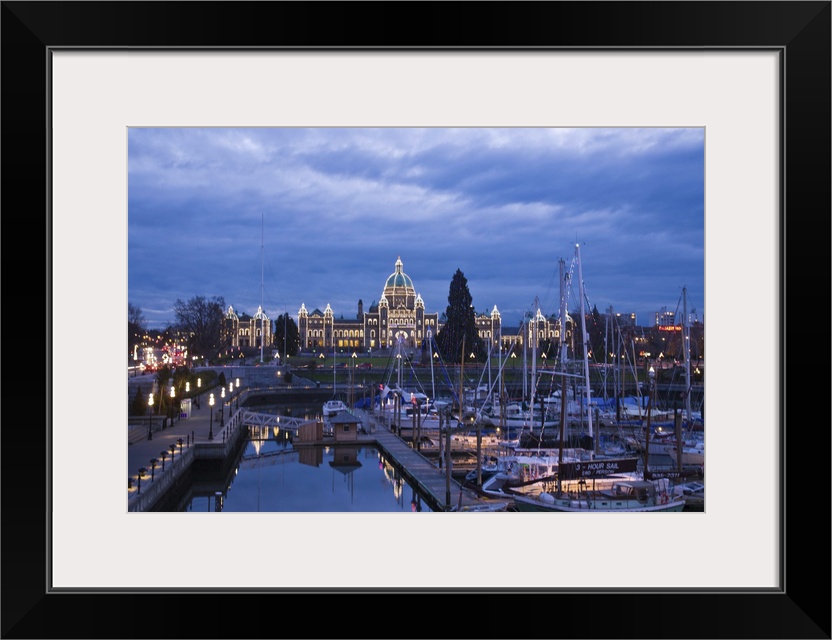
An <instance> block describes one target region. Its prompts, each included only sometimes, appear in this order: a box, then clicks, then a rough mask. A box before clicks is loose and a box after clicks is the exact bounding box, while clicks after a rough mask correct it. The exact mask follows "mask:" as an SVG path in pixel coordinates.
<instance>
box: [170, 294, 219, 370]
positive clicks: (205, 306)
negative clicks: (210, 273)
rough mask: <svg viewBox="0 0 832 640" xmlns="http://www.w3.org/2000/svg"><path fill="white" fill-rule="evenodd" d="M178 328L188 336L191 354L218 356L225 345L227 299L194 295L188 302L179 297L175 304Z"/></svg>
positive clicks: (174, 309) (209, 356)
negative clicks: (224, 324)
mask: <svg viewBox="0 0 832 640" xmlns="http://www.w3.org/2000/svg"><path fill="white" fill-rule="evenodd" d="M173 311H174V313H176V322H177V328H178V329H179V330H180V331H182V332H184V333H185V334H186V335H187V336H189V337H188V343H189V344H188V347H189V351H190V353H191V355H194V356H206V357H208V358H212V357H216V355H217V353H218V352H219V351H220V349H222V347H223V344H224V342H223V317H224V313H225V299H224V298H222V297H221V296H214V297H213V298H210V299H209V298H206V297H205V296H194V297H193V298H191V299H190V300H188V301H187V302H183V301H182V300H179V299H177V300H176V302H175V303H174V305H173Z"/></svg>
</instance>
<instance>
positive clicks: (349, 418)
mask: <svg viewBox="0 0 832 640" xmlns="http://www.w3.org/2000/svg"><path fill="white" fill-rule="evenodd" d="M329 422H330V424H331V425H332V435H333V436H334V437H335V442H336V443H338V442H355V441H356V440H358V431H359V427H360V425H361V419H360V418H357V417H356V416H354V415H353V414H351V413H350V412H349V411H342V412H341V413H339V414H338V415H336V416H334V417H332V418H330V420H329Z"/></svg>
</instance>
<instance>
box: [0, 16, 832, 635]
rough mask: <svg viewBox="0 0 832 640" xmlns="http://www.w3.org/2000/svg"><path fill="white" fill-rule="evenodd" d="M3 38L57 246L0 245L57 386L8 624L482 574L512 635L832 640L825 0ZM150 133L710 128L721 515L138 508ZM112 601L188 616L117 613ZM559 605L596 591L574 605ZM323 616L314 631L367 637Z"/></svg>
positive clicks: (25, 431)
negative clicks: (139, 196) (139, 172)
mask: <svg viewBox="0 0 832 640" xmlns="http://www.w3.org/2000/svg"><path fill="white" fill-rule="evenodd" d="M391 21H392V22H391ZM392 23H395V24H396V25H399V26H400V28H399V26H397V28H396V29H395V30H393V31H391V30H389V29H385V30H383V31H379V30H377V29H376V28H375V27H374V26H373V25H377V24H392ZM1 35H2V52H3V54H4V56H3V74H2V86H3V89H4V93H3V95H4V105H3V106H4V109H3V116H2V117H3V125H4V129H5V131H4V133H5V135H4V136H3V145H4V151H5V153H4V154H3V156H2V157H3V164H4V167H3V168H4V169H5V171H4V176H3V187H4V193H5V197H4V201H5V204H6V220H7V225H8V224H9V220H13V221H15V222H18V224H20V227H19V228H21V229H23V230H24V234H23V236H22V237H25V238H27V239H28V238H31V237H35V238H36V241H37V242H41V238H44V239H45V240H46V241H45V242H44V243H43V244H39V245H38V246H43V247H44V252H45V253H44V254H41V253H40V252H35V251H31V249H30V247H31V246H32V244H31V243H26V245H23V246H19V245H20V244H21V243H18V242H14V243H13V245H12V243H9V244H10V246H9V248H8V251H7V256H9V259H8V262H9V264H8V265H7V277H6V278H5V284H6V285H7V287H11V288H7V291H6V297H7V299H8V300H14V301H15V302H17V303H18V304H15V306H14V308H15V309H21V310H25V311H26V312H27V314H29V315H34V316H35V317H36V318H38V319H40V318H43V322H36V323H35V327H34V328H33V329H29V328H27V329H26V331H25V332H24V335H23V336H21V338H23V339H15V340H14V341H10V340H8V339H7V341H6V346H7V350H6V354H5V355H6V358H5V360H6V363H7V374H9V375H7V378H6V380H7V384H9V385H11V386H10V389H16V388H18V385H22V384H26V385H27V386H28V387H29V388H28V389H27V394H26V395H27V396H29V395H31V396H32V397H33V400H31V401H29V402H25V403H21V402H15V403H14V408H15V409H17V411H15V414H16V415H15V416H14V417H15V419H14V420H10V419H9V415H7V420H6V425H5V426H6V428H5V429H3V430H2V435H0V437H2V443H3V445H5V446H4V452H5V453H4V457H3V463H4V471H3V479H4V480H5V490H4V491H3V500H2V505H0V507H1V508H2V509H3V515H4V516H5V518H4V524H3V537H4V544H3V547H2V550H3V559H2V560H3V561H2V563H1V565H0V566H1V567H2V568H1V569H0V570H1V571H2V573H3V578H4V579H5V584H6V585H14V586H15V588H14V589H11V588H5V587H4V589H3V594H2V598H3V602H2V614H3V615H2V627H3V628H2V634H3V636H4V637H8V638H28V637H38V638H51V637H75V636H79V637H81V636H82V637H118V636H119V635H122V634H125V635H129V636H131V637H157V636H164V635H166V634H167V635H170V634H171V633H173V634H174V635H176V636H181V637H190V636H193V637H237V636H239V637H255V636H257V635H260V634H261V631H260V628H261V625H262V620H260V619H258V616H254V617H252V618H248V617H247V616H246V615H244V614H243V612H235V611H233V609H231V607H233V605H234V604H237V603H240V604H242V603H243V602H247V603H248V604H250V600H245V601H244V600H242V599H241V598H247V599H248V598H252V597H254V598H257V599H258V600H259V599H260V598H266V597H270V596H276V597H277V598H281V599H282V598H291V600H280V599H279V600H273V601H272V603H282V602H290V601H291V602H292V603H293V605H292V611H295V610H302V609H295V607H296V606H297V605H300V607H305V606H309V607H311V606H315V607H318V608H320V607H322V606H324V607H333V608H334V609H335V610H338V611H341V610H342V608H343V607H344V605H345V600H344V599H343V598H344V597H345V596H347V595H362V594H363V595H366V596H368V598H377V597H378V596H380V595H398V596H400V597H401V598H407V597H408V596H418V597H419V598H420V599H421V600H420V602H429V603H431V604H433V605H434V607H435V608H436V607H438V608H441V607H445V606H448V603H449V602H450V601H449V600H448V598H452V597H453V596H456V595H458V596H465V595H469V596H470V595H473V596H475V597H476V598H484V600H481V602H484V603H485V602H487V603H488V605H493V606H497V605H498V604H499V605H500V606H502V607H505V608H504V609H503V611H504V612H505V617H504V619H503V620H502V621H501V622H498V623H495V625H496V626H495V627H494V633H495V634H497V635H500V636H505V637H530V636H533V637H537V636H545V637H548V636H552V637H560V636H566V637H607V638H644V637H662V638H673V637H679V638H682V637H696V638H711V637H714V638H716V637H719V638H784V637H795V638H797V637H799V638H829V637H830V586H829V584H830V580H829V578H830V576H829V566H830V565H829V557H828V552H829V541H830V525H829V505H830V501H829V496H828V494H827V493H826V491H827V487H828V486H829V477H830V476H829V474H830V469H829V450H830V447H829V444H830V441H829V435H830V434H829V429H828V428H827V427H826V424H827V422H828V421H827V419H826V418H818V417H817V416H816V415H814V410H815V406H814V405H813V404H812V402H813V401H814V400H813V399H814V398H815V397H816V396H817V395H818V393H817V392H816V391H815V389H816V388H818V387H819V385H818V383H817V382H816V380H821V381H822V382H824V383H825V384H824V388H823V393H824V394H826V393H827V392H828V380H829V376H828V373H821V370H822V371H826V369H827V365H826V361H825V359H823V358H821V359H819V357H818V356H817V355H815V354H814V351H815V350H816V349H815V347H814V346H813V343H814V342H816V339H815V340H809V341H807V340H806V339H805V335H806V334H805V332H806V331H808V329H807V327H806V324H805V323H806V314H805V312H804V313H801V314H800V316H798V313H799V312H800V311H803V310H804V307H805V305H804V304H801V303H802V302H803V301H804V299H807V298H808V300H809V301H810V307H811V306H813V305H814V304H816V303H814V302H813V301H814V299H815V298H817V297H818V294H817V293H816V292H817V287H816V286H815V283H816V282H817V281H818V280H820V281H821V282H820V284H822V285H823V288H822V289H821V293H820V297H821V300H826V296H827V295H828V293H827V292H828V291H829V290H830V289H829V286H828V284H829V283H828V274H829V269H828V264H829V250H830V244H829V238H830V234H829V231H830V229H829V217H830V215H829V213H830V59H829V51H830V3H829V2H782V3H781V2H741V3H733V2H714V3H687V2H649V3H641V2H611V3H592V2H541V3H505V4H504V3H483V4H474V3H465V4H462V3H443V4H438V3H418V4H417V3H398V4H397V3H389V4H382V3H368V4H362V3H334V4H327V5H316V4H314V3H280V2H274V3H272V2H261V3H224V2H216V3H119V2H99V3H76V2H63V3H38V2H3V3H2V34H1ZM131 127H134V128H135V127H150V128H152V127H165V128H176V127H188V128H194V127H261V128H262V127H285V128H314V127H329V128H334V127H350V128H390V129H393V128H417V127H429V128H440V127H442V128H445V127H459V128H498V127H513V128H520V127H543V128H545V127H549V128H582V127H585V128H598V127H605V128H606V127H610V128H648V127H663V128H673V127H680V128H681V127H684V128H694V129H699V130H703V131H704V140H705V163H704V164H705V175H704V182H705V298H706V300H705V303H704V304H705V306H706V307H707V309H708V318H707V322H706V323H705V324H706V328H705V331H706V335H707V340H706V344H707V347H708V358H707V359H708V379H707V382H706V391H707V395H708V411H709V425H711V424H712V425H713V427H710V426H709V434H708V435H709V450H708V452H709V456H710V457H709V465H708V469H709V471H708V473H709V485H708V486H709V495H708V509H706V511H705V512H703V513H696V514H693V513H692V514H682V513H679V514H672V515H671V516H669V517H664V516H658V517H657V516H655V514H645V516H646V517H638V518H636V519H635V520H633V519H627V520H626V522H625V521H624V519H623V518H621V519H619V520H616V519H615V518H616V516H604V517H606V518H613V519H612V520H609V519H600V518H595V517H593V516H590V517H585V516H583V515H579V516H576V517H573V516H561V517H558V516H557V515H555V514H519V513H515V514H489V516H483V515H482V514H480V515H479V516H477V517H478V518H483V517H485V518H487V519H486V520H482V519H480V520H477V521H473V520H471V516H470V514H469V515H468V516H460V517H447V518H442V517H441V516H433V515H428V516H426V517H421V516H420V517H419V518H418V519H416V520H415V523H414V518H412V517H411V514H383V515H381V516H376V515H370V514H350V515H347V514H309V515H298V514H263V513H254V514H223V516H226V515H228V516H229V517H222V518H221V519H220V518H214V519H212V520H211V522H210V523H205V522H202V521H201V520H199V518H198V517H184V518H183V517H181V516H183V515H184V516H188V515H194V516H196V515H197V514H178V513H127V512H126V510H125V501H124V486H123V485H124V484H125V483H124V481H123V480H124V479H125V473H126V463H125V460H124V458H125V455H124V429H123V420H124V404H125V397H126V393H125V390H124V384H123V382H124V380H123V378H122V374H121V372H122V371H123V355H124V349H125V344H126V342H125V333H124V308H125V306H126V303H127V302H128V300H127V289H128V287H127V271H128V263H127V254H128V252H127V241H128V234H127V209H128V207H127V194H128V188H127V183H128V174H127V160H128V156H127V148H128V130H129V129H130V128H131ZM24 203H26V204H24ZM18 211H20V214H18ZM33 221H36V223H35V229H34V231H33V232H30V231H29V225H31V224H32V222H33ZM195 223H196V224H198V223H199V221H198V220H197V221H195ZM41 225H43V226H41ZM217 232H218V233H222V230H220V229H218V230H217ZM6 237H7V239H8V238H12V239H14V240H17V238H19V237H21V234H20V233H19V232H18V227H14V228H8V229H7V234H6ZM183 242H187V230H183ZM373 246H374V241H373V240H372V239H370V240H369V241H368V249H369V250H372V249H373ZM375 246H376V247H378V244H375ZM24 247H25V248H24ZM789 249H790V250H789ZM287 250H288V249H287ZM634 250H635V251H637V250H640V248H638V247H634ZM645 258H646V259H648V260H649V255H647V256H645ZM287 259H291V258H287ZM787 259H788V260H787ZM822 260H825V264H826V265H827V266H826V267H824V266H823V265H821V264H820V262H821V261H822ZM10 266H11V268H9V267H10ZM787 266H788V267H789V268H788V269H787ZM158 268H159V270H160V272H162V273H163V274H164V275H165V276H166V277H167V278H176V259H175V256H160V258H159V265H158ZM18 274H20V276H18ZM12 275H14V276H18V277H14V278H13V277H11V276H12ZM21 276H22V277H21ZM41 283H45V285H46V287H45V291H43V290H41V289H40V286H41ZM789 284H791V285H792V286H791V287H789V286H788V285H789ZM804 291H808V294H804ZM44 293H45V296H44ZM787 293H790V294H791V295H790V296H788V298H787ZM21 302H23V303H24V304H20V303H21ZM44 302H45V304H44ZM25 303H28V304H25ZM44 306H45V307H46V309H42V307H44ZM787 312H790V313H787ZM810 314H812V315H813V316H817V315H820V316H822V317H824V319H825V315H824V313H823V311H822V310H821V312H820V313H818V311H816V310H812V311H810ZM789 318H790V319H791V320H792V322H791V323H787V319H789ZM26 324H27V325H28V323H26ZM7 326H8V325H7ZM40 336H43V338H41V337H40ZM797 336H803V337H801V338H797ZM788 338H791V340H790V341H789V340H788ZM10 342H11V343H12V344H11V347H12V348H11V350H10V349H9V348H8V347H9V343H10ZM33 344H34V345H36V346H37V345H38V344H44V347H45V349H44V354H43V357H41V356H40V354H39V352H38V351H35V352H34V357H33V353H32V352H31V346H32V345H33ZM787 344H788V345H789V348H788V349H787ZM809 358H811V360H810V359H809ZM20 362H24V363H26V365H27V366H26V368H25V369H24V371H26V373H27V375H26V376H23V377H21V376H19V375H18V373H17V372H18V370H19V369H18V367H17V364H18V363H20ZM35 362H37V363H38V365H37V366H35ZM43 363H46V365H45V367H44V365H43ZM820 363H822V365H821V364H820ZM12 366H14V370H13V369H12ZM12 371H14V373H12ZM35 371H37V375H35ZM116 371H118V372H119V373H115V372H116ZM44 372H45V373H46V375H43V373H44ZM788 373H790V374H791V376H787V374H788ZM788 377H790V379H791V380H792V382H793V385H792V387H793V389H792V394H791V395H790V396H789V400H791V401H790V402H789V403H788V404H787V393H786V390H787V387H786V380H787V378H788ZM806 382H808V385H806V388H804V386H803V385H804V384H805V383H806ZM795 384H797V385H799V386H795ZM41 388H42V389H43V391H41ZM10 389H8V390H7V391H9V390H10ZM35 389H36V390H35ZM6 395H7V396H10V393H7V394H6ZM822 397H825V395H824V396H822ZM10 404H11V403H10ZM41 407H44V408H45V411H42V410H41ZM21 409H22V411H21ZM807 410H808V411H812V413H811V414H809V415H807ZM32 413H34V414H35V416H34V417H33V416H32ZM44 418H45V419H44ZM711 428H712V429H713V432H711V431H710V429H711ZM807 442H810V443H811V448H807V446H806V444H807ZM816 452H820V455H817V453H816ZM236 515H240V516H242V517H234V516H236ZM541 516H546V517H541ZM677 516H678V517H677ZM628 517H629V516H628ZM406 518H410V519H409V520H407V521H405V519H406ZM529 518H535V519H534V520H533V521H531V520H529ZM657 518H659V520H657ZM347 532H348V535H349V536H350V539H351V540H352V541H353V542H352V544H354V549H353V550H352V551H351V552H350V553H340V552H338V553H334V552H333V551H332V542H333V539H334V538H335V537H337V536H339V535H344V533H347ZM819 573H820V574H821V575H820V576H818V574H819ZM229 596H240V597H231V598H229ZM320 596H325V599H324V600H321V599H319V598H320ZM554 597H557V598H558V599H557V601H556V603H555V601H553V600H551V599H552V598H554ZM105 598H107V602H108V603H109V605H108V606H110V605H111V604H112V603H113V602H117V605H116V607H117V608H118V609H119V610H125V611H126V610H129V611H131V612H143V611H148V610H149V611H155V610H157V609H156V607H157V605H158V606H159V607H162V608H161V609H158V611H160V612H162V611H165V612H166V613H165V615H162V614H161V613H160V615H159V616H158V617H156V616H154V615H135V616H132V615H131V616H130V624H129V628H128V627H127V626H125V628H124V630H123V631H121V632H120V631H119V630H114V629H113V628H112V626H111V625H112V622H111V621H110V618H109V617H107V616H100V615H97V614H95V613H93V612H94V611H96V610H97V608H98V607H100V606H101V605H100V603H101V602H103V601H104V599H105ZM425 598H427V599H425ZM313 599H314V600H313ZM312 602H314V603H315V604H314V605H312V604H311V603H312ZM349 602H350V603H351V605H350V606H354V605H355V604H356V602H355V598H350V599H349ZM366 602H368V603H369V602H376V603H377V602H378V601H377V600H367V601H366ZM625 602H626V604H624V603H625ZM307 603H309V604H307ZM410 604H411V603H410V602H409V601H408V600H402V601H401V603H400V606H401V605H404V606H409V605H410ZM553 605H554V606H553ZM185 607H187V608H188V609H187V610H188V612H189V613H188V614H187V615H178V614H176V612H177V610H180V611H184V610H185ZM203 607H204V610H205V612H206V614H205V615H204V616H195V615H193V612H194V611H196V610H201V609H202V608H203ZM564 607H565V608H567V610H572V609H573V608H574V611H575V612H583V613H587V614H589V615H578V614H577V613H576V614H575V615H569V616H564V617H565V618H567V621H566V622H563V623H561V622H558V623H557V626H556V627H555V626H552V625H554V624H555V622H554V621H553V620H552V619H553V618H558V617H559V616H557V615H556V614H557V612H558V611H563V610H564ZM436 610H437V611H438V610H439V609H436ZM532 610H534V611H536V612H540V611H548V612H549V613H548V614H546V615H543V616H539V617H540V618H541V619H540V620H538V621H535V622H529V623H526V622H523V623H519V622H518V621H519V620H522V619H524V618H525V617H526V616H523V615H517V614H520V613H522V612H524V611H526V612H530V611H532ZM220 611H222V612H223V613H222V614H221V615H220V614H219V613H218V612H220ZM310 611H311V609H310ZM627 611H640V612H644V613H640V614H638V615H636V616H632V615H625V614H626V612H627ZM79 612H84V613H83V614H82V615H79ZM646 612H650V613H649V614H647V613H646ZM593 613H595V614H596V615H593ZM597 614H601V615H597ZM171 617H173V618H174V621H173V622H171V620H170V618H171ZM317 617H320V616H316V618H317ZM323 617H328V616H323ZM530 617H532V618H534V617H535V616H530ZM200 618H204V620H200ZM222 618H228V619H232V618H233V620H234V622H233V624H229V626H227V627H226V626H225V622H224V621H223V620H222ZM331 618H332V619H333V620H332V622H331V623H326V622H320V623H319V622H317V621H316V628H315V631H314V636H315V637H338V636H341V635H343V628H342V627H339V624H338V623H337V622H336V619H337V618H338V616H331ZM124 624H125V625H126V624H127V623H126V622H125V623H124ZM410 624H411V623H408V628H410ZM170 625H172V626H170ZM365 626H366V625H365ZM375 626H379V625H375ZM381 626H383V625H381ZM452 626H453V627H458V628H455V629H454V631H453V635H454V636H461V637H466V633H468V634H470V635H472V636H473V637H478V636H479V635H481V634H482V633H483V630H482V627H481V626H476V628H475V627H470V628H469V627H468V626H467V624H456V625H452ZM449 628H450V627H449ZM217 634H218V635H217ZM490 634H491V632H489V634H487V635H490ZM358 635H360V636H366V637H376V636H378V637H389V636H392V635H400V632H398V631H394V630H391V629H390V628H386V629H384V628H382V629H380V630H379V631H375V630H373V631H369V630H364V629H362V630H361V631H360V632H359V633H358ZM424 635H426V636H431V635H433V633H432V632H429V631H427V629H426V630H425V633H424Z"/></svg>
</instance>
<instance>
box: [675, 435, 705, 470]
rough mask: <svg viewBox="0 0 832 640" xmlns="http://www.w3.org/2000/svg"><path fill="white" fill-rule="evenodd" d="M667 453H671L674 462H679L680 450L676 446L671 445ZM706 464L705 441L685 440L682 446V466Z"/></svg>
mask: <svg viewBox="0 0 832 640" xmlns="http://www.w3.org/2000/svg"><path fill="white" fill-rule="evenodd" d="M667 455H669V456H670V457H671V458H672V459H673V462H675V463H677V464H678V463H679V460H678V458H679V455H678V450H677V449H676V448H675V447H671V448H669V449H668V451H667ZM704 464H705V443H704V442H702V441H697V442H690V441H688V442H685V444H684V445H683V446H682V462H681V466H683V467H701V466H703V465H704Z"/></svg>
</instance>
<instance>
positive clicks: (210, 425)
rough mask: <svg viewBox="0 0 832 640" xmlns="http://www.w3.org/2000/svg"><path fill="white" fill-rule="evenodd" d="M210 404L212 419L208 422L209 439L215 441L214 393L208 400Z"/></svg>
mask: <svg viewBox="0 0 832 640" xmlns="http://www.w3.org/2000/svg"><path fill="white" fill-rule="evenodd" d="M208 404H209V405H210V406H211V419H210V421H209V422H208V439H209V440H213V439H214V394H213V393H212V394H211V395H210V397H209V398H208Z"/></svg>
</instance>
